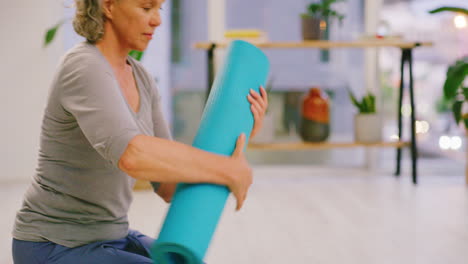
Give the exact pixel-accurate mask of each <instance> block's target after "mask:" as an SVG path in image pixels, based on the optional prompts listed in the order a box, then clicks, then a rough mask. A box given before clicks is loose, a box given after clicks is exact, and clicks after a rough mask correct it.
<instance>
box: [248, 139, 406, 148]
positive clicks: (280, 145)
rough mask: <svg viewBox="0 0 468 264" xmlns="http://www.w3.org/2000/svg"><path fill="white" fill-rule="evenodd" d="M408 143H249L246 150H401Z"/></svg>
mask: <svg viewBox="0 0 468 264" xmlns="http://www.w3.org/2000/svg"><path fill="white" fill-rule="evenodd" d="M410 144H411V143H410V142H403V141H397V142H378V143H371V144H369V143H357V142H323V143H304V142H284V143H250V144H249V145H248V149H251V150H321V149H334V148H356V147H367V148H368V147H379V148H388V147H392V148H403V147H408V146H410Z"/></svg>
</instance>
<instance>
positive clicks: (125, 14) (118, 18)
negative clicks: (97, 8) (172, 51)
mask: <svg viewBox="0 0 468 264" xmlns="http://www.w3.org/2000/svg"><path fill="white" fill-rule="evenodd" d="M164 1H165V0H116V1H114V3H112V4H111V5H110V6H109V7H110V8H109V11H110V14H111V16H108V21H107V22H109V23H111V26H112V28H113V30H114V31H115V34H116V36H117V39H118V41H119V42H120V44H121V45H123V46H124V47H126V48H130V49H132V50H139V51H143V50H145V49H146V47H147V46H148V43H149V41H150V40H151V39H152V37H153V33H154V30H155V29H156V27H158V26H159V25H161V16H160V13H159V11H160V9H161V5H162V4H163V3H164Z"/></svg>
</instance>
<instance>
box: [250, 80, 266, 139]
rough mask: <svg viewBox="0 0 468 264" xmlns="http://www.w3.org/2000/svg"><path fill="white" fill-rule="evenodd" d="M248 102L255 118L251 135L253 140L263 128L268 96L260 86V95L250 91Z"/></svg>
mask: <svg viewBox="0 0 468 264" xmlns="http://www.w3.org/2000/svg"><path fill="white" fill-rule="evenodd" d="M247 100H249V102H250V104H251V106H250V110H251V111H252V114H253V116H254V127H253V129H252V132H251V133H250V138H253V137H254V136H255V135H256V134H257V133H258V131H260V129H261V128H262V126H263V118H264V117H265V112H266V110H267V108H268V95H267V92H266V91H265V89H264V88H263V87H262V86H260V94H259V93H257V92H256V91H254V90H253V89H250V94H249V95H248V96H247Z"/></svg>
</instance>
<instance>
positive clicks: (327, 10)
mask: <svg viewBox="0 0 468 264" xmlns="http://www.w3.org/2000/svg"><path fill="white" fill-rule="evenodd" d="M344 1H345V0H321V1H320V2H318V3H311V4H309V6H308V7H307V15H309V16H313V17H318V18H321V19H327V18H330V17H336V18H338V19H339V20H340V23H341V22H342V20H343V18H344V17H345V16H344V15H343V14H341V13H338V12H337V11H335V10H333V9H332V8H331V5H332V4H334V3H339V2H344Z"/></svg>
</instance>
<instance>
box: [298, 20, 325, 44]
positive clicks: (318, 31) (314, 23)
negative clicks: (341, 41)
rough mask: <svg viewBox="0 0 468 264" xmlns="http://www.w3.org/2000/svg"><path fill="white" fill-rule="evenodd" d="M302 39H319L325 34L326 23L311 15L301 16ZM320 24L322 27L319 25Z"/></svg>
mask: <svg viewBox="0 0 468 264" xmlns="http://www.w3.org/2000/svg"><path fill="white" fill-rule="evenodd" d="M301 21H302V39H303V40H319V39H323V37H324V35H325V29H326V26H325V27H324V25H326V23H325V21H324V20H321V19H319V18H315V17H311V16H302V17H301ZM320 24H322V27H320Z"/></svg>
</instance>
